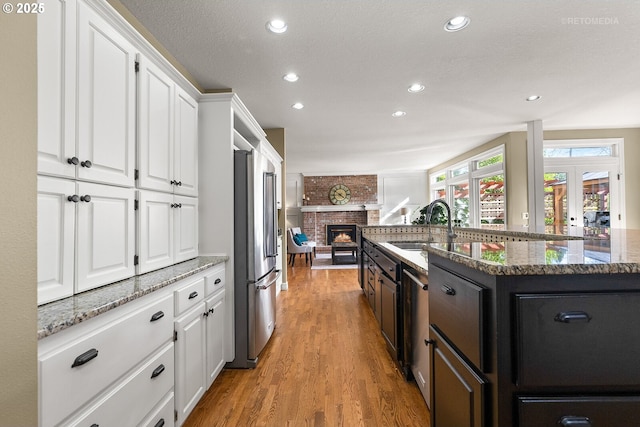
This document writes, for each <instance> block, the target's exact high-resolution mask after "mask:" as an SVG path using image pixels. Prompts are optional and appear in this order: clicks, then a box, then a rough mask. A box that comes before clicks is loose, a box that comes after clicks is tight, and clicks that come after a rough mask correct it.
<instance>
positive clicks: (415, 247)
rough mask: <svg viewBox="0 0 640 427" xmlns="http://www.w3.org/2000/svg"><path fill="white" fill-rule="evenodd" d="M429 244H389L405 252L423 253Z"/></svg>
mask: <svg viewBox="0 0 640 427" xmlns="http://www.w3.org/2000/svg"><path fill="white" fill-rule="evenodd" d="M426 243H427V242H389V244H391V245H393V246H395V247H396V248H398V249H403V250H405V251H422V250H423V247H424V245H426Z"/></svg>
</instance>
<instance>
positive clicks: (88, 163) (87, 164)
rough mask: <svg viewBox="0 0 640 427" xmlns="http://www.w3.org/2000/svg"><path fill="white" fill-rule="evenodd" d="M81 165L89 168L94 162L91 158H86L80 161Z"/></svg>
mask: <svg viewBox="0 0 640 427" xmlns="http://www.w3.org/2000/svg"><path fill="white" fill-rule="evenodd" d="M80 166H82V167H83V168H87V169H89V168H90V167H91V166H93V163H91V160H85V161H84V162H80Z"/></svg>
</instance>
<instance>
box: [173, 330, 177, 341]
mask: <svg viewBox="0 0 640 427" xmlns="http://www.w3.org/2000/svg"><path fill="white" fill-rule="evenodd" d="M173 341H178V331H173Z"/></svg>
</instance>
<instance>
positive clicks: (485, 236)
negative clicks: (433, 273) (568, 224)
mask: <svg viewBox="0 0 640 427" xmlns="http://www.w3.org/2000/svg"><path fill="white" fill-rule="evenodd" d="M367 228H369V227H367ZM370 231H371V232H369V233H367V232H365V233H363V237H364V238H366V239H367V240H369V241H372V242H374V243H376V244H378V245H379V246H380V247H383V248H384V249H386V250H387V251H388V252H390V253H391V254H394V255H396V256H399V257H401V259H402V260H403V261H404V262H406V263H407V264H409V265H411V266H412V267H414V268H418V269H419V270H422V271H425V272H426V270H427V268H428V254H429V253H435V254H438V255H440V256H442V257H445V258H448V259H451V260H452V261H455V262H458V263H460V264H464V265H467V266H469V267H471V268H474V269H477V270H480V271H483V272H485V273H487V274H492V275H540V274H613V273H640V230H620V229H598V230H596V229H583V228H580V227H572V228H567V229H565V230H558V229H555V230H545V231H547V232H549V231H552V232H553V234H549V233H545V232H525V231H523V230H522V229H521V228H520V229H517V230H480V229H462V228H459V229H455V232H456V234H457V235H458V238H457V239H456V242H455V243H451V244H448V243H443V240H441V239H443V238H444V236H443V235H442V233H441V232H442V228H441V227H432V232H433V237H434V238H435V239H436V243H430V244H428V246H427V247H426V252H424V251H423V252H420V251H407V250H402V249H400V248H397V247H396V246H394V245H393V244H391V243H389V242H408V241H414V242H420V241H423V242H426V241H427V233H426V227H422V226H420V227H418V226H413V227H411V226H409V227H406V226H405V227H372V229H371V230H370ZM438 240H440V241H439V242H438Z"/></svg>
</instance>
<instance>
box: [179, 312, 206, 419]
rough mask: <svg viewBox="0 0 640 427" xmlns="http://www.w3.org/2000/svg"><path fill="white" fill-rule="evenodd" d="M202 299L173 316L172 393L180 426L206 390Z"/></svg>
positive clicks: (204, 326)
mask: <svg viewBox="0 0 640 427" xmlns="http://www.w3.org/2000/svg"><path fill="white" fill-rule="evenodd" d="M204 309H205V303H204V301H203V302H201V303H200V304H198V305H197V306H196V307H194V308H193V309H192V310H191V311H189V312H188V313H187V314H185V315H184V316H182V317H180V318H178V319H176V321H175V330H176V333H177V340H176V342H175V351H176V355H175V356H176V357H175V377H176V378H175V393H176V411H177V412H178V420H177V422H176V425H178V426H180V425H182V423H184V421H185V419H186V418H187V417H188V416H189V414H190V413H191V411H192V410H193V408H194V407H195V406H196V404H197V403H198V401H199V400H200V398H201V397H202V396H203V395H204V392H205V391H206V373H205V369H206V349H207V346H206V323H205V318H206V317H205V316H204V311H205V310H204Z"/></svg>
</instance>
